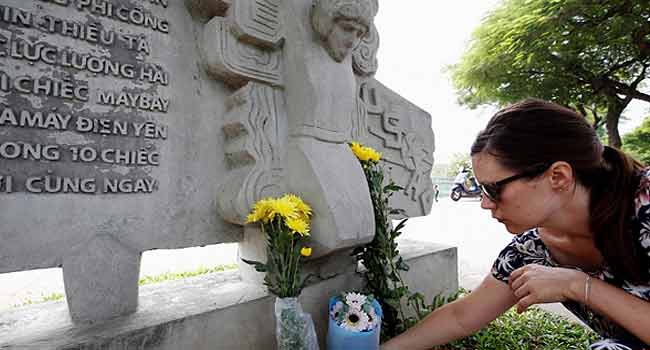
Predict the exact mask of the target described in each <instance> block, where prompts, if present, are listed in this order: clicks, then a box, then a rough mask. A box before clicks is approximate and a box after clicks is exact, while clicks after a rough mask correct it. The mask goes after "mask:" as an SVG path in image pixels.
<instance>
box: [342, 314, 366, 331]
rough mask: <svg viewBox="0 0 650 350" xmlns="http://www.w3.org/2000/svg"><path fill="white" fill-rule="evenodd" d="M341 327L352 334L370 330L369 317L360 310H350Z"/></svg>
mask: <svg viewBox="0 0 650 350" xmlns="http://www.w3.org/2000/svg"><path fill="white" fill-rule="evenodd" d="M341 326H342V327H343V328H344V329H347V330H349V331H352V332H361V331H364V330H366V329H368V315H366V313H365V312H363V311H361V310H358V309H352V308H351V309H349V310H348V313H347V314H346V315H345V319H344V320H343V324H341Z"/></svg>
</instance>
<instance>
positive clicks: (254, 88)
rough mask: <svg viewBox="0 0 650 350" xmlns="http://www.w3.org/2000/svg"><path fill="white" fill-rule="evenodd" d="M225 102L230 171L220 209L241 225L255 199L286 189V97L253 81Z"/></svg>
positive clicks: (232, 221)
mask: <svg viewBox="0 0 650 350" xmlns="http://www.w3.org/2000/svg"><path fill="white" fill-rule="evenodd" d="M226 105H227V108H228V113H227V115H226V122H225V124H224V126H223V132H224V135H225V139H226V143H225V145H224V146H225V154H226V161H227V162H228V168H229V169H230V171H229V174H228V175H227V180H226V181H224V182H223V183H222V185H221V186H220V191H219V192H220V193H219V196H218V198H219V209H220V212H221V215H222V216H223V218H224V219H225V220H227V221H229V222H231V223H235V224H240V225H243V224H244V221H245V218H246V215H247V214H248V213H249V212H250V208H252V206H253V204H254V203H255V202H256V201H257V200H259V199H260V198H262V197H267V196H278V195H280V194H282V193H283V192H284V191H285V188H284V186H283V182H284V179H283V175H282V173H283V167H284V158H285V154H284V153H285V147H286V143H287V134H286V132H287V131H286V130H287V128H286V116H285V114H284V113H285V112H284V100H283V98H282V93H281V91H280V90H278V89H277V88H273V87H270V86H267V85H263V84H259V83H255V82H250V83H248V84H246V86H244V87H243V88H241V89H239V90H238V91H237V92H235V93H234V94H233V95H232V96H230V98H229V99H228V100H227V101H226Z"/></svg>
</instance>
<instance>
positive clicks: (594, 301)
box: [510, 264, 650, 344]
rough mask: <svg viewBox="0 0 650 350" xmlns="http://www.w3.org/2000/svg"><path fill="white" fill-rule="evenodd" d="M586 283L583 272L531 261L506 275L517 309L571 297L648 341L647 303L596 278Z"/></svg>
mask: <svg viewBox="0 0 650 350" xmlns="http://www.w3.org/2000/svg"><path fill="white" fill-rule="evenodd" d="M586 283H587V274H585V273H584V272H581V271H577V270H573V269H564V268H554V267H547V266H540V265H535V264H531V265H527V266H524V267H522V268H519V269H517V270H515V271H513V272H512V274H511V275H510V287H511V288H512V290H513V293H514V295H515V297H516V299H517V300H516V302H517V311H518V312H523V311H525V310H526V309H527V308H528V307H529V306H531V305H533V304H540V303H552V302H558V301H565V300H574V301H576V302H578V303H582V304H585V305H587V306H588V307H590V308H591V309H593V310H594V311H596V312H598V313H599V314H601V315H603V316H606V317H607V318H609V319H610V320H612V321H614V322H616V323H617V324H618V325H620V326H621V327H623V328H625V329H626V330H627V331H628V332H630V333H632V334H634V335H635V336H636V337H637V338H639V339H641V340H642V341H643V342H644V343H646V344H650V332H648V329H650V302H648V301H645V300H643V299H641V298H638V297H636V296H634V295H632V294H630V293H627V292H626V291H624V290H623V289H621V288H618V287H615V286H613V285H611V284H609V283H607V282H605V281H601V280H599V279H597V278H591V282H590V283H591V286H590V287H589V288H587V287H586ZM587 292H588V296H587Z"/></svg>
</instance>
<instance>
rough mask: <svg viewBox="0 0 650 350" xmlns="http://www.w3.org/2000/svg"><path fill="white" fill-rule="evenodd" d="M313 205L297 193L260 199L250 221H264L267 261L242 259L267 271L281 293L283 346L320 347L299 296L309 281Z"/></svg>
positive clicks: (278, 311)
mask: <svg viewBox="0 0 650 350" xmlns="http://www.w3.org/2000/svg"><path fill="white" fill-rule="evenodd" d="M311 215H312V212H311V208H310V207H309V206H308V205H307V204H305V203H304V202H303V201H302V199H300V198H299V197H298V196H296V195H293V194H286V195H284V196H282V197H280V198H265V199H262V200H260V201H258V202H257V203H255V206H254V208H253V211H252V212H251V213H250V214H249V215H248V217H247V218H246V223H247V224H249V223H258V222H259V223H261V229H262V232H263V233H264V234H265V236H266V241H267V249H266V250H267V261H266V263H261V262H258V261H251V260H245V259H242V260H243V261H244V262H245V263H247V264H250V265H253V266H254V267H255V270H257V271H259V272H265V273H266V275H265V276H264V285H265V286H267V288H268V289H269V291H270V292H271V293H273V294H274V295H276V296H277V298H276V300H275V319H276V327H275V335H276V341H277V346H278V347H277V348H278V349H280V350H318V341H317V339H316V331H315V329H314V322H313V320H312V318H311V316H310V315H309V314H307V313H305V312H303V310H302V307H301V306H300V304H299V303H298V296H299V295H300V292H301V291H302V289H303V288H304V287H305V284H306V283H307V278H306V277H305V278H303V277H302V276H301V273H300V265H301V262H302V260H303V258H304V257H308V256H310V255H311V248H310V247H308V246H306V241H307V239H308V238H309V224H310V219H311Z"/></svg>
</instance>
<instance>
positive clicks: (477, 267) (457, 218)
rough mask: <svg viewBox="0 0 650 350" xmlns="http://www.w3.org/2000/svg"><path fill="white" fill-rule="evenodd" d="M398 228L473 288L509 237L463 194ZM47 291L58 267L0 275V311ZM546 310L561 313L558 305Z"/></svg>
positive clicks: (165, 262)
mask: <svg viewBox="0 0 650 350" xmlns="http://www.w3.org/2000/svg"><path fill="white" fill-rule="evenodd" d="M403 232H404V233H403V237H405V238H409V239H415V240H422V241H429V242H436V243H443V244H448V245H452V246H456V247H458V265H459V266H458V268H459V279H460V281H459V284H460V286H462V287H464V288H466V289H473V288H475V287H476V286H477V285H478V284H479V283H480V282H481V281H482V280H483V278H484V276H485V275H486V274H487V273H489V271H490V268H491V267H492V263H493V261H494V259H495V257H496V256H497V254H498V253H499V252H500V251H501V249H502V248H503V247H504V246H505V245H506V244H508V242H510V240H511V239H512V235H511V234H510V233H508V231H506V230H505V228H504V227H503V225H501V224H500V223H498V222H497V221H495V220H494V219H492V218H491V216H490V212H489V211H486V210H483V209H481V208H480V205H479V201H478V200H477V199H468V198H463V199H461V200H460V201H458V202H453V201H451V200H450V199H448V198H441V199H440V202H436V203H434V205H433V208H432V210H431V214H429V215H428V216H426V217H420V218H412V219H410V220H409V221H408V222H407V224H406V226H405V228H404V230H403ZM236 257H237V245H236V244H222V245H219V246H207V247H198V248H188V249H177V250H156V251H149V252H145V253H144V254H143V257H142V266H141V271H140V275H141V276H152V275H157V274H161V273H164V272H181V271H188V270H195V269H197V268H198V267H201V266H204V267H212V266H215V265H219V264H227V263H233V262H235V261H236ZM51 293H61V294H63V293H64V288H63V275H62V272H61V269H58V268H57V269H43V270H34V271H26V272H17V273H8V274H0V311H2V310H3V309H7V308H11V307H13V306H14V305H20V304H23V303H24V302H25V301H26V300H30V299H31V300H34V301H37V300H41V299H42V297H43V296H45V295H49V294H51ZM550 309H551V310H552V311H556V312H559V313H562V312H563V311H562V309H563V308H562V307H561V306H559V305H555V306H551V307H550Z"/></svg>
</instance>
